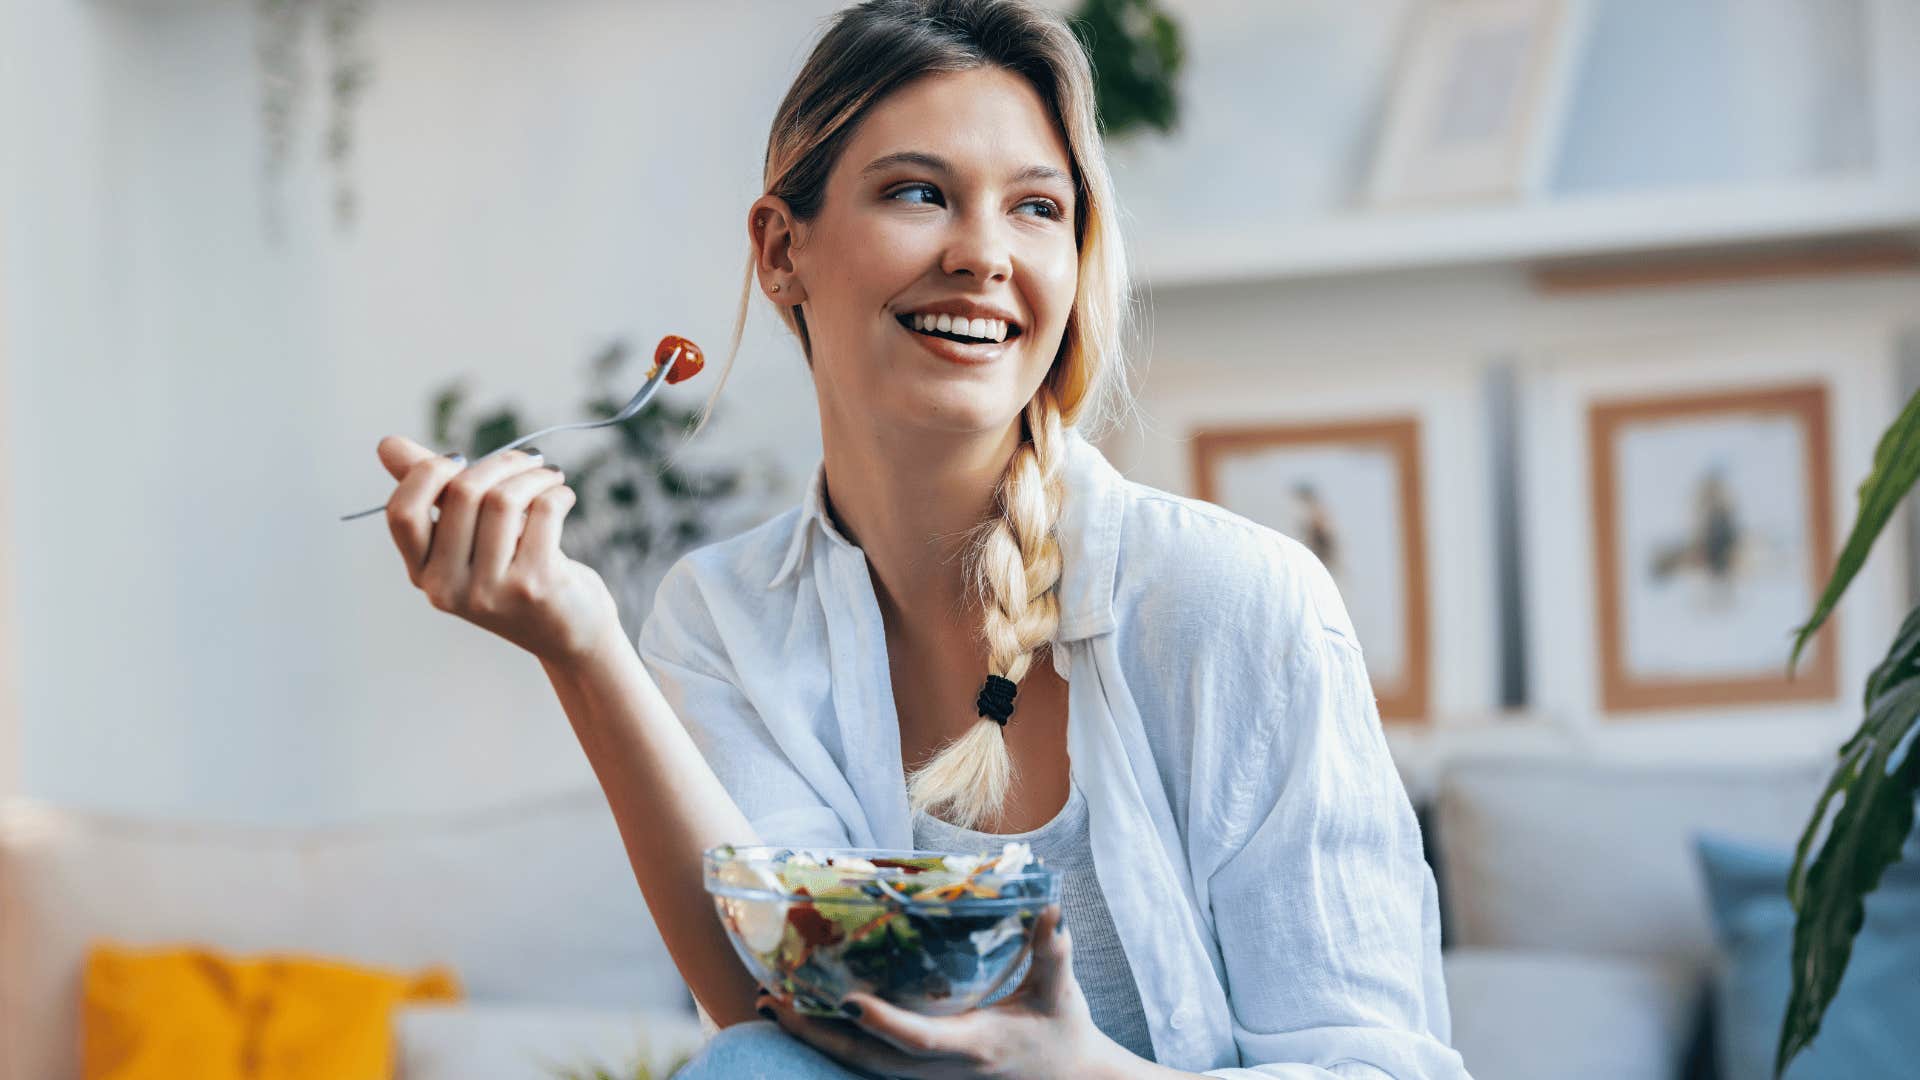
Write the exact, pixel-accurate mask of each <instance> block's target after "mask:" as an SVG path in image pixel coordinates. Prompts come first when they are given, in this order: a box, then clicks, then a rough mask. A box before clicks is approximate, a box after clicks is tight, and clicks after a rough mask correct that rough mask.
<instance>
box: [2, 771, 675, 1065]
mask: <svg viewBox="0 0 1920 1080" xmlns="http://www.w3.org/2000/svg"><path fill="white" fill-rule="evenodd" d="M96 937H104V938H111V939H115V940H119V941H123V942H129V943H135V944H173V943H188V942H192V943H202V944H208V945H212V946H214V947H217V948H221V949H225V950H231V951H235V952H268V951H284V950H298V951H301V952H311V953H319V954H323V955H327V956H334V957H340V958H344V959H347V960H352V961H356V962H360V963H366V964H375V965H380V966H385V967H398V968H408V969H411V968H418V967H424V966H426V965H430V964H440V963H444V964H448V965H450V966H451V967H453V968H454V970H455V971H456V972H457V973H458V975H459V976H460V979H461V981H462V982H463V984H464V988H465V990H466V992H467V996H468V998H469V1001H468V1003H466V1004H462V1005H458V1006H451V1007H448V1006H440V1007H417V1008H407V1009H405V1010H403V1011H402V1013H401V1014H400V1015H399V1016H398V1017H397V1018H396V1024H395V1027H396V1034H397V1035H398V1052H399V1060H400V1073H401V1078H402V1080H452V1078H455V1077H458V1078H461V1080H530V1078H551V1077H553V1076H554V1075H555V1074H556V1072H558V1071H559V1070H560V1069H564V1068H579V1067H584V1066H587V1065H590V1064H594V1063H601V1064H605V1065H607V1066H609V1067H615V1068H617V1067H620V1066H622V1065H625V1064H626V1063H627V1062H629V1061H630V1060H631V1059H633V1058H634V1057H636V1056H640V1055H641V1052H642V1050H643V1049H644V1050H645V1051H646V1054H645V1056H648V1057H651V1058H653V1059H654V1060H655V1061H656V1062H660V1061H661V1060H662V1059H665V1058H667V1057H671V1056H672V1055H673V1054H675V1053H679V1052H690V1051H691V1050H692V1049H693V1048H694V1047H696V1046H697V1045H698V1042H699V1038H700V1030H699V1026H698V1024H697V1021H696V1019H695V1016H694V1010H693V1004H692V997H691V995H690V994H689V993H688V992H687V989H686V985H685V983H683V982H682V981H681V979H680V977H679V973H678V972H677V970H676V969H675V968H674V966H673V963H672V960H671V959H670V958H669V956H668V955H667V951H666V947H665V945H664V943H663V942H662V941H661V940H660V937H659V934H658V933H657V932H656V931H655V929H654V925H653V920H652V919H651V918H650V917H649V916H648V914H647V909H646V905H645V904H644V903H643V901H642V899H641V895H640V890H639V887H638V886H637V885H636V884H635V883H634V880H633V873H632V870H631V869H630V868H629V867H628V865H627V862H626V856H625V852H624V850H623V849H622V847H621V843H620V838H619V834H618V832H617V830H616V829H615V827H614V824H613V818H612V815H611V813H610V812H609V811H608V809H607V806H606V802H605V799H604V798H603V797H602V796H601V794H600V792H599V791H597V790H589V791H583V792H579V793H576V794H569V795H563V796H559V797H555V798H551V799H543V800H538V801H534V802H528V803H524V804H519V805H512V806H501V807H498V808H495V809H491V810H486V811H481V812H475V813H465V814H456V815H448V816H442V817H421V818H415V819H410V820H399V821H390V822H383V823H381V824H378V825H354V826H342V827H318V828H239V827H217V826H210V825H172V824H162V823H157V822H149V821H139V820H129V819H125V818H120V817H115V816H112V815H105V814H93V813H84V812H76V811H72V810H65V809H55V808H51V807H47V806H42V805H37V804H33V803H29V802H13V803H10V804H8V805H6V806H5V807H4V809H0V1080H67V1078H71V1077H75V1076H77V1075H78V1074H79V1063H78V1058H79V1053H78V1046H79V1031H78V1028H79V1015H78V1012H79V1010H78V986H79V979H80V974H81V969H82V960H83V957H84V956H85V951H86V947H87V943H88V942H89V941H90V940H92V939H94V938H96Z"/></svg>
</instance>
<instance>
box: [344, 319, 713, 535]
mask: <svg viewBox="0 0 1920 1080" xmlns="http://www.w3.org/2000/svg"><path fill="white" fill-rule="evenodd" d="M684 351H685V349H684V347H682V346H677V345H676V346H674V350H673V355H672V356H669V357H668V358H667V359H666V360H664V361H662V362H661V363H660V366H659V367H658V368H656V369H654V372H653V374H652V375H651V376H648V378H647V381H646V382H645V383H644V384H642V385H641V387H640V389H639V391H638V392H636V393H635V394H634V395H633V398H632V399H631V400H630V401H628V402H627V403H626V405H625V406H624V407H622V408H621V410H620V411H619V412H617V413H615V414H614V415H612V416H610V417H608V418H607V419H605V420H581V421H578V422H576V423H572V424H556V425H554V426H553V427H550V428H542V429H540V430H539V431H536V432H534V433H533V434H531V435H522V436H520V437H519V438H517V439H515V440H513V441H512V442H510V443H508V444H507V445H505V446H502V447H499V448H498V449H495V450H489V451H488V452H486V453H484V454H481V455H480V456H479V457H477V458H475V459H474V460H472V461H470V462H468V463H467V464H466V465H463V466H461V468H460V471H461V472H466V471H467V470H468V469H471V468H473V467H474V466H475V465H478V464H480V463H481V462H482V461H485V460H487V459H488V458H490V457H492V456H494V455H495V454H504V453H506V452H507V451H509V450H518V449H519V448H520V447H522V446H525V445H526V444H528V443H530V442H532V441H533V440H535V439H538V438H542V437H543V436H547V435H551V434H553V433H554V432H556V431H585V430H587V429H588V428H597V427H607V426H608V425H610V424H618V423H620V422H621V421H623V420H627V419H630V418H631V417H632V416H633V414H635V413H637V412H639V411H640V410H641V409H643V408H645V407H646V404H647V402H648V401H649V400H651V399H652V398H653V395H654V394H656V393H658V392H659V390H660V385H661V384H662V383H663V382H665V381H666V378H667V372H669V371H671V370H673V362H674V361H675V360H677V359H679V358H680V354H681V353H682V352H684ZM386 508H387V505H386V504H385V503H381V504H380V505H379V506H373V507H369V508H367V509H365V510H361V511H359V512H358V513H353V514H342V515H340V520H341V521H352V520H353V519H354V518H363V517H367V516H368V515H370V514H378V513H380V512H381V511H382V510H385V509H386Z"/></svg>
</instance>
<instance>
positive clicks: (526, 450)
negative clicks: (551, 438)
mask: <svg viewBox="0 0 1920 1080" xmlns="http://www.w3.org/2000/svg"><path fill="white" fill-rule="evenodd" d="M520 452H521V453H523V454H525V455H527V456H528V457H530V458H532V459H533V460H535V461H539V460H541V459H543V458H545V457H546V455H545V454H542V453H541V452H540V451H539V449H538V448H536V447H532V446H523V447H521V448H520Z"/></svg>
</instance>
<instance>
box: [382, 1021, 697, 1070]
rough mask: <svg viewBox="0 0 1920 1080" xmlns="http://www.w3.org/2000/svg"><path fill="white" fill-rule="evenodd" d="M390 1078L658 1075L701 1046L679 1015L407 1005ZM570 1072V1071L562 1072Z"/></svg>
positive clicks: (397, 1025)
mask: <svg viewBox="0 0 1920 1080" xmlns="http://www.w3.org/2000/svg"><path fill="white" fill-rule="evenodd" d="M394 1038H395V1042H396V1043H397V1044H398V1051H399V1058H400V1068H399V1072H398V1078H397V1080H556V1078H557V1077H561V1076H566V1075H581V1076H593V1075H596V1074H595V1072H594V1069H595V1068H603V1069H605V1070H606V1072H607V1073H608V1074H609V1075H612V1076H632V1075H634V1069H633V1066H634V1064H635V1063H636V1062H641V1061H644V1062H645V1063H646V1064H647V1066H648V1067H649V1068H650V1069H652V1070H653V1072H652V1074H651V1075H654V1076H665V1075H666V1074H667V1070H668V1069H669V1068H671V1067H672V1065H673V1064H674V1062H675V1061H676V1060H677V1059H682V1058H688V1057H691V1056H693V1054H694V1052H695V1051H696V1050H698V1049H699V1047H700V1045H701V1043H702V1042H703V1041H704V1040H703V1036H702V1034H701V1032H700V1028H699V1025H698V1024H697V1023H695V1022H694V1020H693V1018H692V1017H690V1016H687V1015H686V1014H683V1013H678V1012H671V1013H664V1012H657V1011H656V1012H634V1011H628V1010H618V1009H592V1008H579V1007H571V1008H555V1007H535V1006H521V1005H486V1004H464V1005H410V1006H404V1007H402V1008H401V1009H400V1010H399V1011H398V1013H397V1014H396V1015H395V1017H394ZM569 1070H571V1072H569Z"/></svg>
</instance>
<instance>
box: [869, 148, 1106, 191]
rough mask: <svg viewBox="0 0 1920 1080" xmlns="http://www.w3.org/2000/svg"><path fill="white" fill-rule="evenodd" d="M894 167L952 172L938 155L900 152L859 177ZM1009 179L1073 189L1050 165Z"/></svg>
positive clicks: (871, 163)
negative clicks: (1040, 181) (903, 166)
mask: <svg viewBox="0 0 1920 1080" xmlns="http://www.w3.org/2000/svg"><path fill="white" fill-rule="evenodd" d="M896 165H918V166H920V167H921V168H923V169H931V170H933V171H934V172H943V173H951V172H952V171H953V166H952V165H950V164H948V163H947V159H946V158H943V157H941V156H940V155H938V154H929V153H926V152H925V151H921V150H901V151H898V152H896V153H892V154H882V155H880V156H879V157H877V158H874V159H873V160H872V161H869V162H867V167H866V168H864V169H861V170H860V176H861V177H862V178H863V179H864V178H865V177H868V176H872V175H873V174H874V173H879V172H886V171H887V170H888V169H891V168H893V167H894V166H896ZM1010 179H1011V181H1012V182H1013V183H1016V184H1019V183H1025V182H1026V181H1029V180H1052V181H1056V182H1058V183H1061V184H1065V185H1066V186H1067V187H1068V188H1069V189H1071V188H1072V187H1073V178H1072V177H1070V176H1068V175H1067V174H1066V173H1064V172H1061V171H1060V170H1059V169H1056V168H1054V167H1053V166H1051V165H1029V166H1027V167H1026V168H1024V169H1021V170H1020V171H1019V172H1017V173H1014V174H1013V176H1012V177H1011V178H1010Z"/></svg>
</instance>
